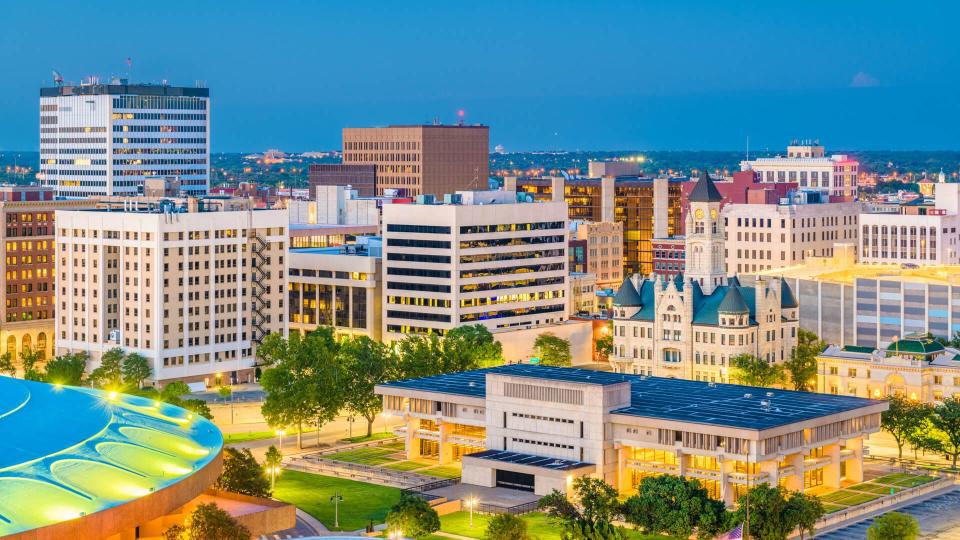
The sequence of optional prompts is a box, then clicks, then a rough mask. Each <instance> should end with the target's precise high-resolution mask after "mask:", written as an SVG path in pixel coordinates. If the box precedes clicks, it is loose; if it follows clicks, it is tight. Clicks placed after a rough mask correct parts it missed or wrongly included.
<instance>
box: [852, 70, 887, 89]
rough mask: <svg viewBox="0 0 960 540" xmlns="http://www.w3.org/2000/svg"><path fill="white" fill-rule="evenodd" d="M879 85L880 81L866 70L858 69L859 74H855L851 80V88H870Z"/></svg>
mask: <svg viewBox="0 0 960 540" xmlns="http://www.w3.org/2000/svg"><path fill="white" fill-rule="evenodd" d="M879 85H880V81H878V80H877V79H876V78H875V77H874V76H873V75H870V74H869V73H867V72H866V71H858V72H857V74H856V75H854V76H853V79H851V80H850V87H851V88H870V87H872V86H879Z"/></svg>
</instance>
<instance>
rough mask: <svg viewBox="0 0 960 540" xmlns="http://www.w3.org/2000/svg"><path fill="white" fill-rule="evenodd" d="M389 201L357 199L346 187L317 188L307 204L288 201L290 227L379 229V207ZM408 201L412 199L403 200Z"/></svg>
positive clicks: (353, 192) (298, 201)
mask: <svg viewBox="0 0 960 540" xmlns="http://www.w3.org/2000/svg"><path fill="white" fill-rule="evenodd" d="M392 200H393V198H392V197H361V196H360V195H359V192H358V191H357V190H355V189H350V188H348V187H347V186H319V187H317V188H316V190H315V192H314V198H312V199H311V200H289V201H287V208H288V209H289V210H290V223H297V224H305V225H379V224H380V206H381V205H383V204H384V203H385V202H386V203H389V202H391V201H392ZM407 200H412V199H407Z"/></svg>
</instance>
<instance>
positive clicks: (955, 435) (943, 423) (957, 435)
mask: <svg viewBox="0 0 960 540" xmlns="http://www.w3.org/2000/svg"><path fill="white" fill-rule="evenodd" d="M930 422H931V423H932V424H933V427H935V428H937V430H938V431H940V433H941V434H942V435H943V436H942V444H941V447H942V450H943V452H944V453H945V454H947V455H948V456H950V458H951V460H952V462H953V468H954V469H956V468H957V458H958V457H960V398H958V397H957V396H950V397H948V398H946V399H944V400H943V401H941V402H940V403H938V404H937V405H936V407H934V408H933V415H932V416H931V417H930Z"/></svg>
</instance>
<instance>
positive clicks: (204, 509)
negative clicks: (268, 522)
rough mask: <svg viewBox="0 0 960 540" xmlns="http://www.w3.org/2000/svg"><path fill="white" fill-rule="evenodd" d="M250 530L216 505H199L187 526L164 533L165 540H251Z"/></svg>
mask: <svg viewBox="0 0 960 540" xmlns="http://www.w3.org/2000/svg"><path fill="white" fill-rule="evenodd" d="M250 536H251V535H250V530H249V529H247V528H246V527H244V526H243V525H241V524H240V523H238V522H237V520H235V519H233V516H231V515H230V514H228V513H227V512H226V511H225V510H223V509H221V508H220V507H219V506H217V504H216V503H205V504H200V505H198V506H197V507H196V508H195V509H194V510H193V512H191V513H190V515H189V516H188V517H187V521H186V524H185V525H174V526H172V527H170V528H169V529H167V530H166V531H165V532H164V533H163V538H164V540H212V539H214V538H215V539H217V540H250Z"/></svg>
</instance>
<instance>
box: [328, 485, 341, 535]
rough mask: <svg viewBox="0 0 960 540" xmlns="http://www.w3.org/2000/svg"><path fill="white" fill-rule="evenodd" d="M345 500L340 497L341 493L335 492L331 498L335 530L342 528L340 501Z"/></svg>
mask: <svg viewBox="0 0 960 540" xmlns="http://www.w3.org/2000/svg"><path fill="white" fill-rule="evenodd" d="M342 500H343V496H342V495H340V492H339V491H335V492H334V493H333V495H331V496H330V501H332V502H333V528H334V529H339V528H340V501H342Z"/></svg>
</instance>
